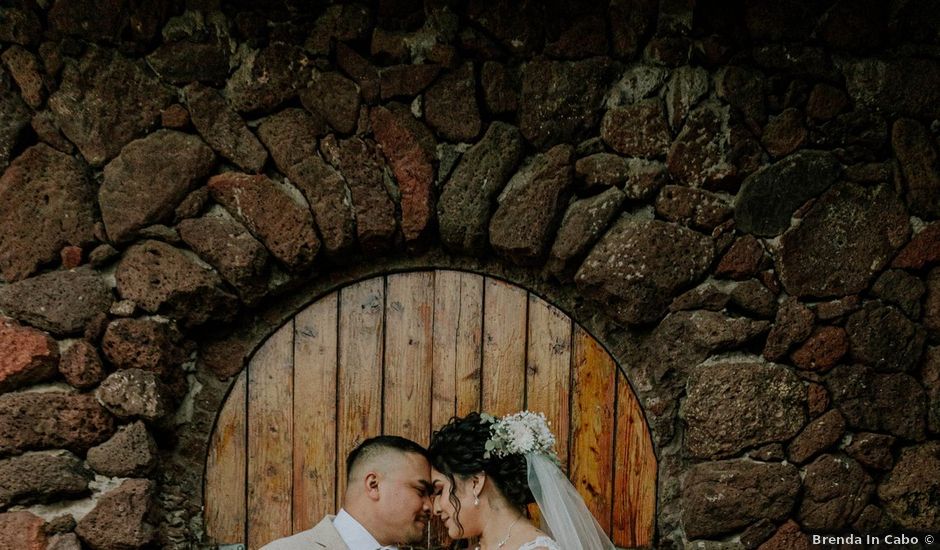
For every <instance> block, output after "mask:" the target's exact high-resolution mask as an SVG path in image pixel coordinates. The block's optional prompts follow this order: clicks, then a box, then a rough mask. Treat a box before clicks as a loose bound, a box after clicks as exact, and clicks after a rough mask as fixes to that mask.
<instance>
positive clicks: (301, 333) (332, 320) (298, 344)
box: [293, 292, 338, 532]
mask: <svg viewBox="0 0 940 550" xmlns="http://www.w3.org/2000/svg"><path fill="white" fill-rule="evenodd" d="M337 299H338V297H337V295H336V293H335V292H334V293H333V294H330V295H329V296H326V297H324V298H321V299H320V300H319V301H317V302H316V303H314V304H313V305H311V306H309V307H308V308H307V309H305V310H303V311H301V312H300V313H299V314H297V317H295V319H294V511H293V523H294V532H297V531H305V530H307V529H310V528H311V527H313V526H314V525H316V523H317V522H319V521H320V519H321V518H322V517H323V516H324V515H326V514H334V513H336V510H337V508H338V506H337V505H336V355H337V346H336V344H337V326H336V325H337Z"/></svg>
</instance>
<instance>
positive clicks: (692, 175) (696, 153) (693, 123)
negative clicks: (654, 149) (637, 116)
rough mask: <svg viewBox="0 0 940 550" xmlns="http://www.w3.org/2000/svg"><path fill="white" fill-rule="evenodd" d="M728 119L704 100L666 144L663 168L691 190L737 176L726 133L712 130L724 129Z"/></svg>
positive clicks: (724, 108) (725, 110) (723, 109)
mask: <svg viewBox="0 0 940 550" xmlns="http://www.w3.org/2000/svg"><path fill="white" fill-rule="evenodd" d="M730 116H731V115H730V111H729V108H728V107H727V106H722V105H720V104H718V103H717V102H715V101H706V102H704V103H702V104H701V105H700V106H699V107H698V108H696V109H695V110H694V111H692V112H691V113H690V114H689V118H688V120H687V121H686V123H685V126H684V127H683V129H682V132H680V133H679V136H678V137H677V138H676V139H675V141H673V142H672V146H671V147H670V146H669V142H668V141H667V143H666V147H667V148H669V156H668V158H667V161H666V165H667V166H668V168H669V173H670V174H672V175H673V177H675V178H677V179H678V180H679V182H680V183H683V184H685V185H689V186H692V187H701V186H717V185H720V184H721V183H722V182H723V181H724V180H727V179H729V178H734V177H736V176H737V175H738V170H737V168H736V167H735V166H734V165H733V164H732V163H731V159H730V158H729V155H728V152H729V151H730V150H731V149H732V143H731V136H730V132H726V131H722V132H716V131H715V129H716V128H725V127H727V126H728V123H729V118H730ZM624 131H629V130H628V129H627V128H625V129H624Z"/></svg>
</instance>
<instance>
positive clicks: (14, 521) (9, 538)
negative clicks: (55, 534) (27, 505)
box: [0, 510, 47, 550]
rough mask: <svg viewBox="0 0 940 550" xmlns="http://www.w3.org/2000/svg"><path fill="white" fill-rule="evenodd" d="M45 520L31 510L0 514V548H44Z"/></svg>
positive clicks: (6, 549)
mask: <svg viewBox="0 0 940 550" xmlns="http://www.w3.org/2000/svg"><path fill="white" fill-rule="evenodd" d="M44 523H45V520H43V519H42V518H41V517H39V516H37V515H35V514H33V513H32V512H27V511H25V510H24V511H22V512H6V513H3V514H0V548H2V549H3V550H46V544H47V537H46V532H45V531H43V528H42V527H43V524H44Z"/></svg>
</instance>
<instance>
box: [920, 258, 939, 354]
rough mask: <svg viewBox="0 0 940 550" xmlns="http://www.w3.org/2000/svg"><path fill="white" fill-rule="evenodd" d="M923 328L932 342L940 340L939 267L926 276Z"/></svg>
mask: <svg viewBox="0 0 940 550" xmlns="http://www.w3.org/2000/svg"><path fill="white" fill-rule="evenodd" d="M923 322H924V328H926V329H927V334H929V335H930V336H931V338H932V339H933V340H940V267H935V268H933V269H931V270H930V272H929V273H928V274H927V297H926V298H925V299H924V320H923Z"/></svg>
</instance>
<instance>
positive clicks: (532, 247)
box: [490, 145, 574, 265]
mask: <svg viewBox="0 0 940 550" xmlns="http://www.w3.org/2000/svg"><path fill="white" fill-rule="evenodd" d="M573 161H574V149H573V148H572V147H571V146H570V145H556V146H555V147H552V148H551V149H549V150H548V152H546V153H544V154H541V155H536V156H535V157H534V158H533V159H532V160H531V162H530V163H529V164H526V165H525V166H523V167H522V168H521V169H520V170H519V172H518V173H516V175H515V176H513V177H512V179H510V180H509V183H508V184H506V188H505V189H504V190H503V192H502V193H501V194H500V197H499V205H498V206H497V207H496V211H495V212H494V213H493V218H492V219H491V221H490V244H491V245H492V246H493V249H494V251H495V252H496V253H497V254H499V255H501V256H503V257H505V258H508V259H509V260H510V261H512V262H514V263H516V264H519V265H531V264H534V263H539V262H541V261H542V260H543V259H544V255H545V253H546V252H547V251H548V246H550V244H551V241H550V239H551V237H552V235H553V234H554V232H555V230H556V228H557V224H558V222H559V221H560V219H561V215H562V213H563V210H562V209H563V208H564V205H565V203H566V202H567V192H568V189H569V188H570V187H571V184H572V183H573V181H574V166H573V164H574V162H573Z"/></svg>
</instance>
